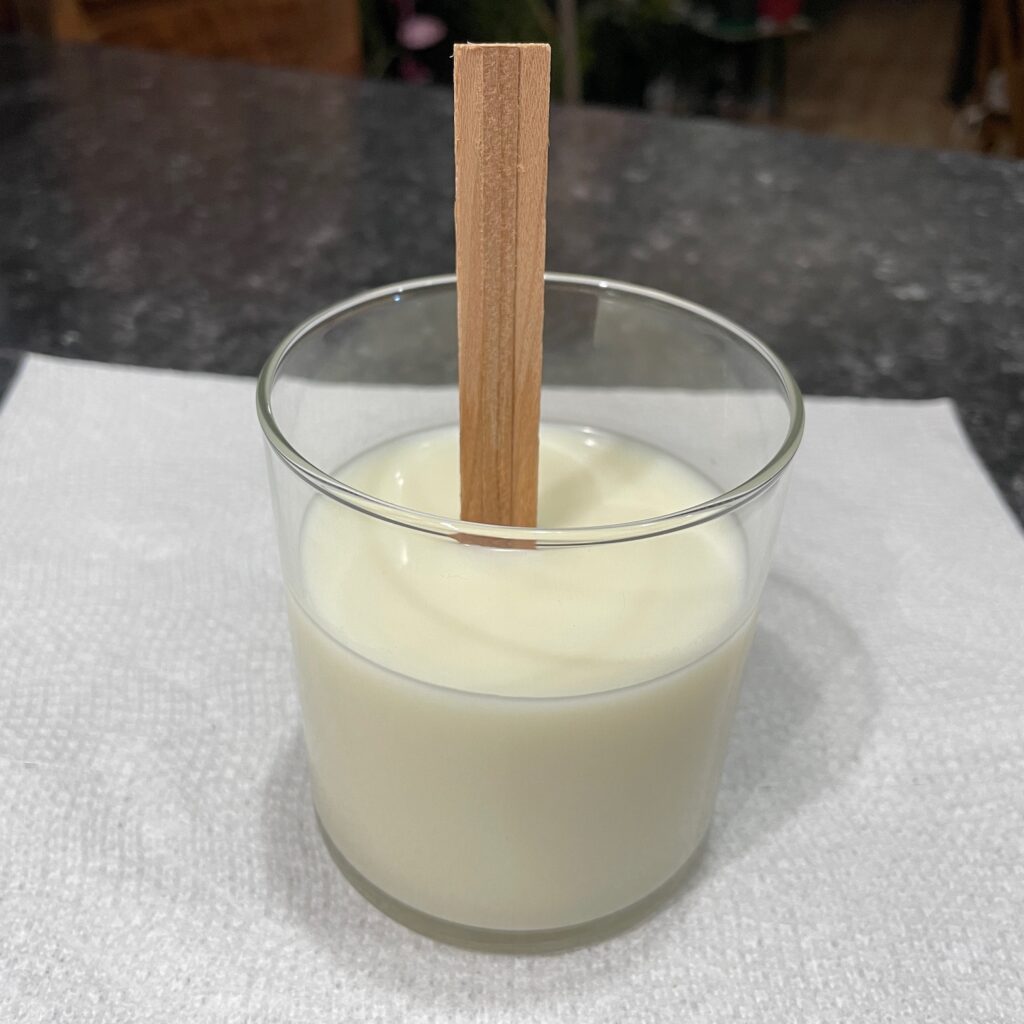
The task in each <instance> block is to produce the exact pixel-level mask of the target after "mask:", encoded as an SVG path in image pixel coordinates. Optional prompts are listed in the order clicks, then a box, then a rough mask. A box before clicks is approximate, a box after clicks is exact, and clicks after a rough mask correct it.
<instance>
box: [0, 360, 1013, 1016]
mask: <svg viewBox="0 0 1024 1024" xmlns="http://www.w3.org/2000/svg"><path fill="white" fill-rule="evenodd" d="M808 405H809V409H808V432H807V437H806V440H805V444H804V448H803V450H802V451H801V453H800V455H799V457H798V461H797V464H796V466H795V469H794V473H793V482H792V487H791V490H790V500H789V506H788V509H787V513H786V517H785V521H784V525H783V529H782V534H781V536H780V540H779V550H778V557H777V559H776V563H775V570H774V572H773V574H772V578H771V581H770V583H769V585H768V588H767V591H766V594H765V604H764V611H763V615H762V620H761V624H760V627H759V631H758V635H757V639H756V641H755V644H754V649H753V652H752V655H751V661H750V665H749V668H748V673H747V685H746V688H745V691H744V696H743V698H742V700H741V706H740V709H739V712H738V720H737V724H736V729H735V733H734V737H733V741H732V745H731V748H730V756H729V760H728V763H727V768H726V773H725V779H724V782H723V789H722V793H721V796H720V799H719V803H718V811H717V816H716V820H715V824H714V826H713V831H712V836H711V840H710V846H709V849H708V853H707V856H706V858H705V859H704V861H703V863H702V866H701V868H700V870H699V872H698V873H697V875H696V877H695V878H694V880H693V882H692V884H690V885H689V887H688V888H687V890H686V891H685V892H684V894H683V895H682V897H681V898H680V899H679V900H678V901H677V902H676V903H675V904H674V905H672V906H671V907H670V908H669V909H668V910H666V911H665V912H664V913H662V914H661V915H660V916H658V917H656V918H654V919H653V920H652V921H650V922H649V923H647V924H645V925H643V926H641V927H640V928H638V929H636V930H634V931H632V932H630V933H628V934H626V935H624V936H621V937H619V938H617V939H614V940H612V941H610V942H607V943H605V944H604V945H601V946H597V947H594V948H591V949H586V950H581V951H577V952H573V953H568V954H562V955H558V956H552V957H523V958H505V957H500V956H492V955H482V954H472V953H465V952H461V951H458V950H454V949H450V948H447V947H444V946H440V945H436V944H434V943H432V942H430V941H429V940H427V939H423V938H421V937H419V936H416V935H414V934H412V933H409V932H407V931H405V930H403V929H402V928H401V927H399V926H398V925H396V924H393V923H392V922H391V921H389V920H388V919H387V918H385V917H383V916H381V915H380V914H379V913H377V912H376V911H375V910H373V909H372V908H371V907H369V906H368V905H367V904H366V903H364V902H363V900H362V899H361V898H360V897H359V896H358V895H356V894H355V893H354V892H353V891H352V890H351V889H350V888H349V887H348V885H347V884H346V883H345V882H344V881H343V879H342V878H341V877H340V876H339V874H338V872H337V871H336V869H335V868H334V866H333V864H332V863H331V861H330V860H329V858H328V856H327V854H326V852H325V850H324V849H323V847H322V846H321V843H320V840H319V838H318V836H317V833H316V830H315V826H314V821H313V817H312V814H311V811H310V794H309V784H308V776H307V772H306V767H305V764H304V760H303V750H302V743H301V738H300V732H299V721H298V708H297V704H296V700H295V697H294V695H293V688H292V682H291V678H290V660H289V659H290V655H289V650H288V640H287V634H286V628H285V618H284V607H283V601H282V593H281V588H280V585H279V576H278V569H277V561H276V558H277V556H276V552H275V550H274V546H273V539H272V527H271V521H270V511H269V507H270V506H269V500H268V495H267V486H266V480H265V473H264V467H263V462H262V454H261V450H260V444H261V442H260V438H259V433H258V428H257V426H256V422H255V415H254V402H253V382H252V381H249V380H232V379H226V378H212V377H201V376H186V375H177V374H173V373H164V372H155V371H139V370H132V369H123V368H113V367H104V366H93V365H86V364H78V363H70V362H60V361H53V360H45V359H41V358H31V359H29V360H28V362H27V365H26V366H25V368H24V370H23V372H22V374H21V376H20V379H19V380H18V381H17V383H16V384H15V387H14V390H13V392H12V393H11V394H10V395H9V397H8V399H7V401H6V405H5V406H4V408H3V409H2V411H0V544H2V547H0V655H2V657H0V1020H2V1021H4V1022H22V1021H40V1022H41V1021H48V1022H49V1021H83V1022H84V1021H104V1022H120V1021H124V1022H132V1024H138V1022H144V1021H167V1022H171V1021H173V1022H182V1021H190V1022H197V1021H198V1022H207V1021H209V1022H214V1021H216V1022H226V1021H296V1022H300V1021H301V1022H303V1024H310V1022H319V1021H344V1022H361V1021H387V1022H391V1021H396V1022H397V1021H402V1022H419V1021H436V1022H453V1024H460V1022H464V1021H500V1022H506V1021H507V1022H512V1021H531V1022H532V1021H555V1022H591V1021H615V1022H621V1021H630V1022H642V1021H659V1022H660V1021H665V1022H668V1021H673V1022H675V1021H729V1022H741V1021H758V1022H762V1021H790V1020H792V1021H836V1022H839V1021H841V1022H844V1024H849V1022H860V1021H890V1020H899V1021H914V1022H917V1024H927V1022H931V1021H950V1022H956V1024H966V1022H986V1024H991V1022H1000V1021H1007V1022H1009V1021H1014V1022H1019V1021H1021V1020H1024V987H1022V979H1021V965H1022V963H1024V926H1022V922H1024V856H1022V845H1024V784H1022V777H1024V725H1022V723H1024V667H1022V659H1021V643H1022V629H1021V626H1022V617H1024V582H1022V581H1024V540H1022V537H1021V534H1020V532H1019V530H1018V528H1017V526H1016V524H1015V523H1014V522H1013V521H1011V519H1010V517H1009V515H1008V513H1007V512H1006V510H1005V509H1004V508H1003V507H1002V506H1001V505H1000V504H999V501H998V498H997V497H996V495H995V492H994V489H993V488H992V487H991V486H990V484H989V482H988V480H987V478H986V477H985V476H984V474H983V472H982V471H981V469H980V467H979V466H978V464H977V462H976V460H975V459H974V457H973V455H972V454H971V453H970V452H969V450H968V449H967V447H966V445H965V443H964V440H963V438H962V436H961V434H960V431H959V429H958V426H957V424H956V419H955V415H954V413H953V411H952V409H951V407H950V406H949V405H948V404H946V403H925V404H911V403H886V402H866V401H856V400H811V401H810V402H809V403H808Z"/></svg>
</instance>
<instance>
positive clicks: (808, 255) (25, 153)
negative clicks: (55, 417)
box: [0, 38, 1024, 517]
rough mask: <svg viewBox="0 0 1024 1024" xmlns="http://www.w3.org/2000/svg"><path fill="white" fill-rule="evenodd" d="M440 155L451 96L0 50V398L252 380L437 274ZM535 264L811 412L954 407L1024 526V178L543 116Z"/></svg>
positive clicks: (987, 164) (812, 141)
mask: <svg viewBox="0 0 1024 1024" xmlns="http://www.w3.org/2000/svg"><path fill="white" fill-rule="evenodd" d="M451 149H452V143H451V94H450V93H449V92H446V91H444V90H441V89H423V88H413V87H408V86H403V85H398V84H387V83H379V82H350V81H345V80H341V79H338V78H328V77H320V76H315V75H310V74H305V73H298V72H290V71H280V70H270V69H257V68H252V67H243V66H237V65H232V64H225V63H205V62H200V61H192V60H186V59H182V58H177V57H163V56H157V55H154V54H146V53H128V52H120V51H114V50H104V49H99V48H93V47H88V46H84V47H60V48H52V47H48V46H45V45H41V44H29V43H26V42H23V41H17V40H14V39H11V38H7V39H2V38H0V223H2V225H3V230H2V231H0V349H6V350H8V351H7V353H6V354H0V384H2V381H3V379H5V378H9V376H10V374H11V372H12V370H13V367H14V365H15V361H16V358H17V357H16V355H12V352H15V353H16V352H17V351H20V350H29V351H35V352H49V353H58V354H62V355H68V356H77V357H80V358H86V359H100V360H107V361H115V362H127V363H138V364H145V365H151V366H173V367H180V368H186V369H196V370H212V371H220V372H231V373H243V374H254V373H256V371H257V370H258V368H259V366H260V364H261V362H262V361H263V359H264V358H265V356H266V354H267V353H268V352H269V350H270V349H271V348H272V347H273V345H274V344H275V343H276V342H277V340H278V339H279V338H280V336H281V335H282V333H283V332H284V331H285V330H286V328H288V327H290V326H292V325H294V324H295V323H296V322H297V321H299V320H300V319H302V318H304V317H305V316H306V315H307V314H309V313H310V312H312V311H314V310H316V309H318V308H320V307H322V306H324V305H327V304H328V303H330V302H333V301H335V300H337V299H339V298H342V297H344V296H346V295H347V294H350V293H352V292H353V291H356V290H359V289H362V288H365V287H368V286H371V285H377V284H383V283H386V282H388V281H392V280H398V279H401V278H405V277H416V276H421V275H424V274H433V273H443V272H448V271H450V270H451V268H452V266H453V262H454V256H453V252H454V248H453V228H452V198H453V195H452V190H453V172H452V163H451ZM548 265H549V267H550V268H552V269H558V270H572V271H577V272H580V273H593V274H599V275H602V276H607V277H614V278H620V279H624V280H629V281H635V282H638V283H641V284H646V285H650V286H653V287H658V288H664V289H667V290H669V291H672V292H676V293H678V294H681V295H684V296H686V297H687V298H691V299H693V300H695V301H697V302H700V303H703V304H706V305H709V306H712V307H714V308H716V309H718V310H720V311H721V312H723V313H724V314H726V315H727V316H730V317H732V318H734V319H736V320H738V321H739V322H740V323H742V324H744V325H745V326H747V327H749V328H750V329H751V330H753V331H754V332H755V333H757V334H759V335H760V336H761V337H763V338H764V339H765V340H766V341H767V342H768V343H769V344H770V345H772V346H773V347H774V348H775V349H776V350H777V351H778V352H779V353H780V354H781V355H782V356H783V358H784V359H785V360H786V361H787V362H788V363H789V365H790V366H791V367H792V369H793V370H794V372H795V374H796V377H797V378H798V380H799V382H800V384H801V386H802V387H803V388H804V390H805V391H806V392H808V393H810V394H832V395H864V396H879V397H910V398H920V397H935V396H941V395H950V396H952V397H953V398H955V399H956V401H957V404H958V407H959V409H960V413H961V416H962V418H963V421H964V424H965V426H966V428H967V431H968V433H969V435H970V437H971V438H972V440H973V442H974V444H975V445H976V447H977V449H978V451H979V453H980V454H981V456H982V457H983V459H984V460H985V462H986V463H987V465H988V466H989V468H990V470H991V471H992V473H993V475H994V477H995V478H996V480H997V481H998V483H999V485H1000V487H1001V488H1002V490H1003V493H1004V494H1005V496H1006V497H1007V500H1008V501H1009V502H1010V504H1011V505H1012V506H1013V507H1014V509H1015V510H1016V512H1017V513H1018V515H1021V516H1022V517H1024V290H1022V285H1024V163H1022V164H1012V163H1006V162H1000V161H995V160H984V159H982V158H978V157H974V156H972V155H969V154H938V155H937V154H934V153H927V152H915V151H910V150H900V149H889V148H880V147H874V146H868V145H860V144H853V143H847V142H840V141H834V140H826V139H817V138H807V137H803V136H800V135H793V134H782V133H779V132H775V131H765V130H752V129H746V128H738V127H734V126H731V125H727V124H721V123H714V122H701V121H679V120H666V119H661V118H654V117H647V116H642V115H639V114H635V113H618V112H612V111H609V110H604V109H593V108H590V109H579V110H555V111H553V115H552V134H551V177H550V205H549V233H548ZM940 500H941V496H939V495H937V496H936V501H940Z"/></svg>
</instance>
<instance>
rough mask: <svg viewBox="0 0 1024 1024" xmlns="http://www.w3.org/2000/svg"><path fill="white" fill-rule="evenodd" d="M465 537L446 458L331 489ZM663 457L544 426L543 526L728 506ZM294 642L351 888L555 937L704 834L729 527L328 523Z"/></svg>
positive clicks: (326, 804)
mask: <svg viewBox="0 0 1024 1024" xmlns="http://www.w3.org/2000/svg"><path fill="white" fill-rule="evenodd" d="M336 475H337V476H338V478H339V479H341V480H343V481H344V482H345V483H347V484H349V485H351V486H353V487H356V488H358V489H359V490H361V491H364V492H366V493H370V494H373V495H374V496H376V497H379V498H383V499H385V500H388V501H391V502H394V503H396V504H400V505H404V506H406V507H412V508H416V509H418V510H421V511H426V512H434V513H437V514H440V515H447V516H451V517H453V518H454V517H455V515H456V514H457V510H458V506H459V494H458V486H459V484H458V433H457V430H456V429H455V428H454V427H446V428H439V429H436V430H431V431H426V432H423V433H420V434H415V435H411V436H409V437H405V438H400V439H397V440H395V441H392V442H389V443H387V444H384V445H382V446H380V447H378V448H375V449H373V450H371V451H369V452H367V453H365V454H363V455H361V456H360V457H359V458H357V459H356V460H354V461H353V462H352V463H350V464H349V465H347V466H345V467H343V468H342V469H341V470H339V471H338V473H337V474H336ZM716 493H717V492H716V489H715V488H714V486H713V485H712V484H711V483H710V482H709V481H708V480H707V479H706V478H705V477H703V476H701V475H699V474H698V473H696V472H695V471H694V470H693V469H691V468H690V467H688V466H686V465H684V464H683V463H681V462H679V461H677V460H675V459H674V458H672V457H671V456H670V455H668V454H666V453H664V452H662V451H659V450H657V449H654V448H652V447H649V446H647V445H644V444H642V443H640V442H637V441H633V440H629V439H626V438H623V437H619V436H617V435H612V434H608V433H603V432H600V431H596V430H591V429H587V428H580V427H571V426H561V425H553V424H545V425H544V426H543V428H542V431H541V454H540V488H539V512H538V520H539V525H540V526H544V527H568V526H599V525H605V524H609V523H620V522H630V521H635V520H639V519H646V518H650V517H652V516H657V515H665V514H667V513H670V512H673V511H677V510H679V509H682V508H687V507H690V506H692V505H694V504H697V503H699V502H701V501H704V500H707V499H709V498H712V497H714V496H715V494H716ZM300 557H301V563H302V580H303V584H304V593H302V594H294V595H291V596H290V601H289V605H290V620H291V626H292V632H293V637H294V646H295V652H296V661H297V667H298V675H299V682H300V696H301V700H302V704H303V712H304V721H305V729H306V739H307V746H308V749H309V755H310V762H311V770H312V776H313V785H314V796H315V801H316V805H317V810H318V814H319V816H320V819H321V822H322V824H323V826H324V829H325V831H326V832H327V835H328V837H329V838H330V839H331V841H332V842H333V844H334V845H335V846H336V848H337V849H338V851H339V852H340V853H341V854H342V856H343V857H344V858H345V859H346V860H347V861H348V863H349V865H350V866H351V867H352V868H354V869H355V870H356V871H357V872H359V873H360V874H361V875H362V876H363V877H364V878H365V879H367V880H368V881H369V882H370V883H372V885H374V886H376V887H378V888H379V889H380V890H383V891H384V892H385V893H387V894H389V895H390V896H391V897H393V898H395V899H397V900H399V901H401V902H402V903H404V904H406V905H408V906H410V907H412V908H414V909H415V910H418V911H421V912H423V913H426V914H430V915H433V916H435V917H439V918H443V919H445V920H448V921H454V922H457V923H459V924H464V925H470V926H475V927H481V928H491V929H499V930H543V929H554V928H563V927H568V926H572V925H577V924H581V923H584V922H587V921H591V920H595V919H598V918H601V917H603V916H605V915H608V914H611V913H614V912H616V911H618V910H622V909H624V908H626V907H628V906H630V905H631V904H633V903H635V902H636V901H637V900H640V899H642V898H643V897H644V896H646V895H648V894H649V893H651V892H652V891H654V890H655V889H657V888H658V887H659V886H661V885H662V884H664V883H666V882H667V881H668V880H670V879H671V878H672V877H673V875H675V874H676V873H677V872H678V871H680V870H681V869H682V867H683V866H684V865H685V863H686V862H687V860H688V859H689V858H690V857H691V855H692V854H693V853H694V852H695V850H696V848H697V847H698V846H699V844H700V841H701V839H702V837H703V835H704V833H705V831H706V828H707V825H708V822H709V819H710V814H711V805H712V803H713V800H714V793H715V790H716V787H717V783H718V775H719V773H720V769H721V763H722V758H723V756H724V748H725V742H726V736H727V732H728V727H729V722H730V718H731V714H732V708H733V704H734V700H735V693H736V687H737V682H738V677H739V675H740V671H741V668H742V663H743V660H744V657H745V654H746V649H747V645H748V642H749V637H750V632H751V625H750V624H751V617H752V616H751V608H750V607H749V606H748V605H747V603H746V601H745V597H744V595H745V594H746V593H747V592H748V590H749V588H747V587H746V586H745V574H746V564H745V547H744V542H743V536H742V533H741V531H740V529H739V527H738V526H737V525H736V524H735V522H734V521H733V519H732V518H731V517H724V518H722V519H718V520H714V521H712V522H706V523H703V524H701V525H700V526H699V527H696V528H693V529H686V530H681V531H676V532H674V533H670V534H664V535H661V536H658V537H651V538H647V539H643V540H633V541H628V542H625V543H616V544H602V545H589V546H578V547H564V548H540V549H522V548H507V547H506V548H498V547H487V546H482V545H479V544H466V543H460V542H459V541H457V540H453V539H449V538H442V537H438V536H435V535H432V534H429V533H422V532H418V531H415V530H412V529H408V528H404V527H400V526H396V525H394V524H390V523H386V522H382V521H380V520H378V519H374V518H373V517H371V516H368V515H366V514H364V513H361V512H357V511H355V510H352V509H350V508H347V507H346V506H344V505H340V504H337V503H334V502H331V501H329V500H327V499H325V498H317V499H315V500H314V501H313V502H312V504H311V505H310V507H309V509H308V511H307V514H306V518H305V523H304V527H303V531H302V538H301V553H300Z"/></svg>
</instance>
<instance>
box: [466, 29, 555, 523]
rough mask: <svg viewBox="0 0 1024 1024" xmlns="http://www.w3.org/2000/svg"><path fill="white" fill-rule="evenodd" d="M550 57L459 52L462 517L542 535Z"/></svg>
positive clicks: (527, 51)
mask: <svg viewBox="0 0 1024 1024" xmlns="http://www.w3.org/2000/svg"><path fill="white" fill-rule="evenodd" d="M550 79H551V48H550V47H549V46H547V45H546V44H541V43H526V44H522V45H506V44H497V45H476V44H466V45H459V46H456V47H455V272H456V277H457V282H458V283H457V288H458V310H459V314H458V315H459V469H460V472H461V486H462V518H463V519H465V520H469V521H472V522H477V523H495V524H498V525H504V526H536V525H537V456H538V444H539V439H538V431H539V427H540V378H541V359H542V348H541V340H542V339H541V335H542V330H543V322H544V234H545V224H546V218H545V206H546V199H547V171H548V103H549V99H548V97H549V89H550Z"/></svg>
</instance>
